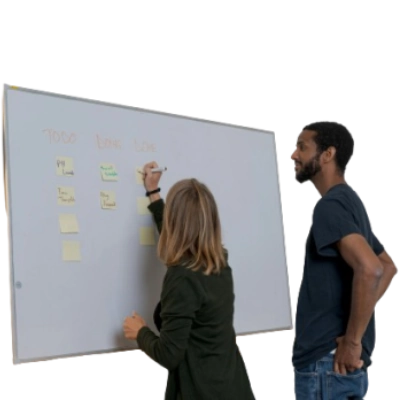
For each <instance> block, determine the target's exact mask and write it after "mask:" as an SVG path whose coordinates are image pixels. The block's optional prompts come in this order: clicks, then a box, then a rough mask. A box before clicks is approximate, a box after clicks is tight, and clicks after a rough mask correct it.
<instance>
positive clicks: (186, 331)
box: [137, 267, 204, 370]
mask: <svg viewBox="0 0 400 400" xmlns="http://www.w3.org/2000/svg"><path fill="white" fill-rule="evenodd" d="M175 269H176V270H177V271H174V270H175ZM182 269H183V267H169V269H168V271H167V275H166V279H165V281H164V285H163V289H162V292H161V306H162V311H161V318H162V327H161V331H160V336H157V335H155V334H154V333H153V331H151V330H150V329H149V328H148V327H144V328H142V329H140V331H139V334H138V337H137V342H138V345H139V348H140V349H142V350H143V351H144V352H145V353H146V354H147V355H148V356H149V357H150V358H152V359H153V360H154V361H156V362H157V363H158V364H160V365H161V366H163V367H164V368H166V369H168V370H173V369H175V368H177V367H178V365H179V364H180V362H181V361H182V360H183V358H184V356H185V353H186V349H187V347H188V341H189V337H190V331H191V328H192V323H193V320H194V318H195V315H196V312H197V311H198V310H199V309H200V307H201V304H202V302H203V298H204V297H203V296H204V293H203V291H202V290H203V289H202V288H201V285H200V282H198V281H197V280H196V279H195V276H194V273H193V272H192V271H189V270H186V271H182ZM190 274H193V276H190Z"/></svg>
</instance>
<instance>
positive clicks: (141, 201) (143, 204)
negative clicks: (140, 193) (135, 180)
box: [136, 197, 151, 215]
mask: <svg viewBox="0 0 400 400" xmlns="http://www.w3.org/2000/svg"><path fill="white" fill-rule="evenodd" d="M136 204H137V211H138V214H140V215H146V214H151V213H150V211H149V209H148V208H147V206H148V205H149V204H150V200H149V198H148V197H138V198H137V199H136Z"/></svg>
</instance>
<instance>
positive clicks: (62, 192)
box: [57, 186, 75, 206]
mask: <svg viewBox="0 0 400 400" xmlns="http://www.w3.org/2000/svg"><path fill="white" fill-rule="evenodd" d="M57 196H58V205H59V206H73V205H75V190H74V188H73V187H66V186H59V187H58V188H57Z"/></svg>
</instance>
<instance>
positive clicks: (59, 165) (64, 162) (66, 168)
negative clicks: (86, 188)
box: [56, 157, 74, 176]
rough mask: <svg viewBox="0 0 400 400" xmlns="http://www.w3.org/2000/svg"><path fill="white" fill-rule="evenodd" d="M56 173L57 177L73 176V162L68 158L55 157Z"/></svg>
mask: <svg viewBox="0 0 400 400" xmlns="http://www.w3.org/2000/svg"><path fill="white" fill-rule="evenodd" d="M56 172H57V175H59V176H74V160H73V159H72V158H70V157H57V158H56Z"/></svg>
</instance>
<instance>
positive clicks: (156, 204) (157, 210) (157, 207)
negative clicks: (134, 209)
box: [147, 199, 164, 233]
mask: <svg viewBox="0 0 400 400" xmlns="http://www.w3.org/2000/svg"><path fill="white" fill-rule="evenodd" d="M147 208H148V209H149V210H150V212H151V213H152V214H153V218H154V222H155V223H156V225H157V229H158V233H161V228H162V220H163V215H164V200H163V199H160V200H156V201H153V202H152V203H150V204H149V205H148V207H147Z"/></svg>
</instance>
